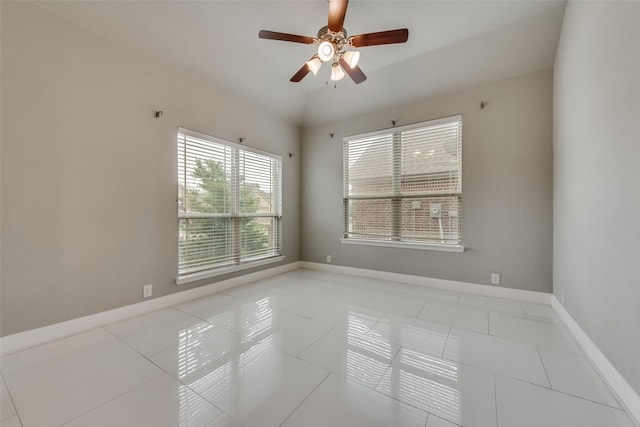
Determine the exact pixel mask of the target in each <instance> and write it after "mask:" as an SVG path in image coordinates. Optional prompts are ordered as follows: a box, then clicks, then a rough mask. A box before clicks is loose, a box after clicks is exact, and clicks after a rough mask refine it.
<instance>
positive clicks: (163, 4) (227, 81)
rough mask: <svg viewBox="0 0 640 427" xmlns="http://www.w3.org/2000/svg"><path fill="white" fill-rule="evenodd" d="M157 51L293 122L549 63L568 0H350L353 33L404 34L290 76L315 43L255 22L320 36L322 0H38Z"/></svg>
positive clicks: (159, 57) (137, 48)
mask: <svg viewBox="0 0 640 427" xmlns="http://www.w3.org/2000/svg"><path fill="white" fill-rule="evenodd" d="M36 4H38V5H39V6H41V7H43V8H45V9H48V10H49V11H51V12H54V13H56V14H58V15H61V16H62V17H65V18H66V19H68V20H70V21H72V22H75V23H77V24H79V25H81V26H83V27H85V28H88V29H90V30H92V31H94V32H96V33H98V34H100V35H102V36H104V37H106V38H108V39H111V40H113V41H115V42H117V43H119V44H121V45H124V46H126V47H127V48H129V49H130V50H132V51H134V52H137V53H140V54H142V55H145V56H147V57H151V58H153V59H154V60H156V61H158V62H160V63H164V64H168V65H171V66H172V67H179V68H182V69H185V70H187V71H189V72H192V73H196V74H198V75H200V76H202V77H204V78H207V79H210V80H211V81H212V82H213V83H215V84H219V85H224V86H225V87H227V88H228V89H229V90H231V91H232V92H235V93H236V94H238V96H241V97H243V98H245V99H247V100H249V101H250V102H252V103H255V104H258V105H260V106H262V107H266V108H268V109H270V110H271V111H273V112H274V113H275V114H278V115H280V116H282V117H284V118H286V119H288V120H290V121H292V122H294V123H297V124H301V125H315V124H320V123H325V122H329V121H331V120H336V119H338V118H340V117H345V116H352V115H356V114H361V113H364V112H367V111H369V110H370V109H371V108H372V106H375V108H381V107H384V106H387V105H392V104H398V103H401V102H406V101H408V100H412V99H418V98H424V97H427V96H429V95H433V94H437V93H442V92H445V91H452V90H456V89H460V88H464V87H471V86H474V85H479V84H483V83H486V82H491V81H497V80H500V79H503V78H508V77H512V76H516V75H519V74H524V73H527V72H532V71H536V70H540V69H544V68H548V67H551V66H552V65H553V61H554V58H555V52H556V47H557V42H558V37H559V34H560V28H561V25H562V14H563V11H564V4H565V2H564V0H551V1H542V0H510V1H483V0H473V1H452V0H447V1H433V0H423V1H401V0H387V1H372V0H368V1H357V0H352V1H351V2H350V3H349V8H348V11H347V16H346V19H345V23H344V26H345V28H346V30H347V31H348V33H349V34H350V35H355V34H361V33H369V32H375V31H382V30H391V29H396V28H408V29H409V41H408V42H407V43H405V44H397V45H389V46H371V47H366V48H362V49H361V59H360V67H361V68H362V70H363V71H364V72H365V74H366V75H367V77H368V79H367V80H366V81H365V82H364V83H362V84H360V85H357V86H356V85H355V84H354V83H353V82H352V81H351V80H350V79H349V78H348V77H346V78H345V79H344V80H342V81H340V82H338V83H337V85H336V87H334V85H333V84H327V80H329V67H328V66H327V64H324V65H323V68H322V70H321V71H320V72H319V73H318V75H317V76H315V77H314V76H313V75H312V74H309V75H308V76H307V77H306V78H305V79H304V80H303V81H302V82H301V83H291V82H289V78H290V77H291V76H292V75H293V74H294V73H295V72H296V71H297V70H298V69H299V68H300V67H301V66H302V64H303V63H304V62H305V61H306V60H308V59H309V57H311V55H312V54H313V53H314V52H315V49H314V47H313V46H309V45H303V44H298V43H287V42H281V41H273V40H261V39H259V38H258V31H259V30H261V29H266V30H273V31H279V32H285V33H293V34H300V35H308V36H313V37H315V36H316V33H317V31H318V29H319V28H320V27H322V26H324V25H326V21H327V10H328V6H327V1H326V0H297V1H270V0H261V1H243V0H234V1H184V0H182V1H118V0H97V1H61V0H49V1H40V2H36Z"/></svg>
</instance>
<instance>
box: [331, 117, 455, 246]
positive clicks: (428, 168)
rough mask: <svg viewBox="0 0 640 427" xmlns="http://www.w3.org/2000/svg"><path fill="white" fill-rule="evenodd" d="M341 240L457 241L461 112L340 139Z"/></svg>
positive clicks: (453, 243)
mask: <svg viewBox="0 0 640 427" xmlns="http://www.w3.org/2000/svg"><path fill="white" fill-rule="evenodd" d="M343 148H344V151H343V152H344V224H345V230H344V237H345V239H353V240H357V239H361V240H377V241H395V242H403V241H404V242H411V243H428V244H439V245H460V244H461V240H462V230H461V214H462V212H461V209H462V116H454V117H448V118H444V119H439V120H432V121H429V122H423V123H418V124H414V125H410V126H403V127H397V128H392V129H386V130H382V131H377V132H372V133H368V134H364V135H355V136H351V137H347V138H345V139H344V147H343Z"/></svg>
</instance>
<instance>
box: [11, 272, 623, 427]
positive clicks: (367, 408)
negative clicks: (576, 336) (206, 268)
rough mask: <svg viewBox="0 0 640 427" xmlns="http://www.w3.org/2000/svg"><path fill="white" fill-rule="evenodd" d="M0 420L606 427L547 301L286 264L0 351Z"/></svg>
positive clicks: (594, 387)
mask: <svg viewBox="0 0 640 427" xmlns="http://www.w3.org/2000/svg"><path fill="white" fill-rule="evenodd" d="M0 366H1V368H0V372H1V374H2V376H1V378H0V380H1V381H0V385H1V386H2V388H1V394H0V404H1V412H0V415H1V419H0V424H2V426H3V427H4V426H7V427H14V426H22V427H31V426H61V425H65V426H74V427H83V426H86V427H100V426H118V427H121V426H132V427H145V426H153V427H162V426H203V427H222V426H260V427H267V426H280V425H283V426H420V427H425V426H426V427H456V426H467V427H469V426H483V427H484V426H487V427H490V426H494V427H497V426H498V425H500V426H501V427H504V426H507V427H509V426H517V427H520V426H529V425H531V426H562V427H571V426H591V425H593V426H607V427H616V426H620V427H632V426H633V424H632V422H631V420H630V419H629V418H628V416H627V414H626V413H625V412H624V411H623V410H622V409H621V405H620V404H619V402H618V401H617V400H616V398H615V397H614V396H613V395H612V394H611V392H610V391H609V389H608V387H607V385H606V384H605V383H604V382H603V381H602V379H601V378H600V376H599V375H598V373H597V372H596V370H595V369H594V368H593V366H592V365H591V364H590V363H589V361H588V359H587V358H586V357H585V356H584V355H582V352H581V351H580V348H579V347H578V346H577V345H576V343H575V342H574V340H573V338H572V337H571V335H570V334H569V333H568V332H567V330H566V329H565V327H564V326H563V325H562V323H561V322H560V321H559V319H558V318H557V316H556V315H555V313H554V312H553V311H552V310H551V309H550V308H549V307H548V306H544V305H538V304H532V303H525V302H516V301H510V300H503V299H499V298H490V297H484V296H482V297H481V296H476V295H467V294H461V293H459V292H450V291H445V290H441V289H431V288H424V287H420V286H414V285H408V284H404V283H394V282H389V281H382V280H373V279H366V278H363V277H352V276H347V275H340V274H335V273H324V272H318V271H310V270H302V269H300V270H294V271H291V272H289V273H285V274H282V275H279V276H275V277H270V278H268V279H265V280H261V281H257V282H254V283H252V284H249V285H246V286H243V287H238V288H235V289H229V290H227V291H225V292H223V293H219V294H216V295H211V296H208V297H204V298H200V299H197V300H194V301H189V302H187V303H184V304H180V305H177V306H175V307H172V308H168V309H163V310H158V311H155V312H152V313H149V314H146V315H143V316H138V317H136V318H133V319H129V320H126V321H123V322H119V323H116V324H113V325H108V326H106V327H104V328H99V329H95V330H92V331H89V332H86V333H83V334H78V335H75V336H72V337H68V338H65V339H61V340H58V341H54V342H52V343H48V344H45V345H42V346H38V347H34V348H31V349H28V350H24V351H21V352H17V353H14V354H10V355H7V356H4V357H3V358H2V364H1V365H0Z"/></svg>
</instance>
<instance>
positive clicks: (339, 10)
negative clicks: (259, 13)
mask: <svg viewBox="0 0 640 427" xmlns="http://www.w3.org/2000/svg"><path fill="white" fill-rule="evenodd" d="M328 1H329V22H328V25H326V26H324V27H322V28H320V30H318V37H316V38H314V37H308V36H299V35H296V34H287V33H278V32H275V31H268V30H261V31H260V32H259V33H258V37H260V38H261V39H270V40H282V41H286V42H293V43H303V44H313V45H317V46H318V52H317V53H316V54H314V55H313V56H312V57H311V58H310V59H309V60H308V61H307V62H305V64H304V65H303V66H302V68H300V69H299V70H298V72H297V73H295V74H294V75H293V77H291V79H290V81H292V82H295V83H297V82H299V81H301V80H302V79H303V78H304V77H305V76H306V75H307V74H309V73H310V72H311V73H313V75H316V74H317V73H318V70H319V69H320V67H321V66H322V63H323V62H331V80H333V81H337V80H340V79H342V78H343V77H344V74H345V73H347V74H348V75H349V77H351V79H352V80H353V81H354V82H355V83H356V84H360V83H362V82H363V81H365V80H366V79H367V76H365V75H364V73H363V72H362V70H361V69H360V67H358V60H359V59H360V52H359V51H357V50H346V48H347V47H354V48H358V47H365V46H377V45H384V44H394V43H404V42H406V41H407V39H408V38H409V30H408V29H406V28H402V29H398V30H389V31H380V32H377V33H367V34H359V35H356V36H347V31H346V30H345V29H344V28H343V27H342V25H343V24H344V17H345V15H346V13H347V5H348V4H349V0H328Z"/></svg>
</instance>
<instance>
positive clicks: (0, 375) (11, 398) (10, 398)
mask: <svg viewBox="0 0 640 427" xmlns="http://www.w3.org/2000/svg"><path fill="white" fill-rule="evenodd" d="M0 381H2V382H3V383H4V387H5V388H6V389H7V394H8V395H9V400H11V404H12V405H13V410H14V411H15V412H16V415H15V416H16V418H18V422H19V423H20V425H22V418H20V414H19V413H18V408H17V407H16V404H15V402H14V401H13V396H12V394H11V390H9V385H8V384H7V382H6V381H5V379H4V374H3V373H2V372H0ZM0 415H2V414H0ZM7 419H10V418H7Z"/></svg>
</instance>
